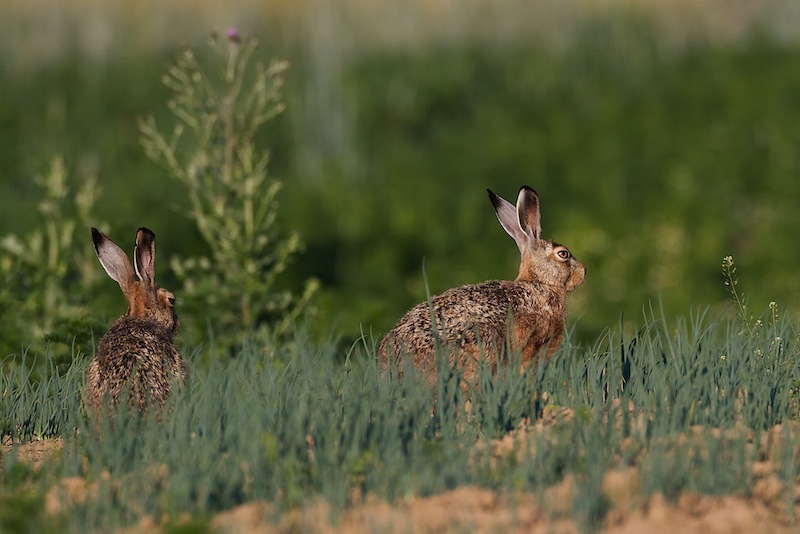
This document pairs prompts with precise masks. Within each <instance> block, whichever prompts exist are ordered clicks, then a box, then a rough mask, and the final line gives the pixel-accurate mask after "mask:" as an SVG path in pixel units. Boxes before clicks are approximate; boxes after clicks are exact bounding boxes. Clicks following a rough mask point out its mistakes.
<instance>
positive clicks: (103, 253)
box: [92, 228, 136, 295]
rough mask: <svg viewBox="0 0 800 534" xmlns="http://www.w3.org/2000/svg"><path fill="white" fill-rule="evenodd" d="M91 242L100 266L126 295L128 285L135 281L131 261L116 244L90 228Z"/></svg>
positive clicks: (95, 229)
mask: <svg viewBox="0 0 800 534" xmlns="http://www.w3.org/2000/svg"><path fill="white" fill-rule="evenodd" d="M92 241H93V242H94V250H95V252H97V259H98V260H100V265H102V266H103V269H105V271H106V272H107V273H108V276H110V277H111V279H112V280H114V281H115V282H117V283H118V284H119V287H120V288H122V292H123V293H125V294H126V295H127V294H128V289H129V287H130V285H131V284H132V283H134V282H135V281H136V277H135V276H134V273H133V266H132V265H131V260H129V259H128V256H127V255H126V254H125V252H124V251H123V250H122V249H121V248H119V246H117V244H116V243H114V242H113V241H111V239H109V238H108V236H106V235H105V234H104V233H103V232H101V231H99V230H98V229H97V228H92Z"/></svg>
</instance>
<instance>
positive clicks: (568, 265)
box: [378, 186, 586, 381]
mask: <svg viewBox="0 0 800 534" xmlns="http://www.w3.org/2000/svg"><path fill="white" fill-rule="evenodd" d="M488 193H489V200H491V201H492V204H493V205H494V210H495V213H496V214H497V218H498V220H499V221H500V224H501V225H502V227H503V229H505V231H506V232H507V233H508V234H509V235H510V236H511V237H512V238H513V239H514V241H515V242H516V244H517V247H518V248H519V252H520V256H521V259H520V265H519V274H518V275H517V278H516V280H513V281H512V280H508V281H489V282H484V283H481V284H474V285H465V286H461V287H456V288H453V289H449V290H447V291H445V292H444V293H441V294H440V295H436V296H435V297H433V298H432V299H431V300H430V302H428V301H425V302H422V303H420V304H418V305H417V306H415V307H414V308H412V309H411V310H410V311H409V312H408V313H406V314H405V316H403V318H402V319H400V322H399V323H398V324H397V325H396V326H395V327H394V328H393V329H392V330H391V331H389V332H388V333H387V334H386V335H385V336H384V337H383V339H382V340H381V342H380V344H379V346H378V358H379V362H380V365H381V369H382V370H384V371H385V370H386V369H387V368H388V367H389V366H390V364H391V363H392V362H395V363H397V362H398V361H400V360H399V359H401V358H412V361H413V364H414V367H415V368H417V369H420V370H422V371H423V372H425V373H426V374H427V375H429V376H432V375H434V373H435V368H436V366H435V362H434V357H435V353H436V347H437V345H439V346H441V347H442V349H443V350H444V351H445V352H444V353H445V354H449V357H450V363H451V364H455V365H457V366H458V367H459V368H460V369H461V371H462V373H463V376H464V379H465V380H467V381H471V380H474V378H475V374H476V371H477V369H478V367H479V359H480V358H481V357H483V358H488V361H489V362H490V363H491V366H492V368H493V369H494V368H495V367H496V362H497V361H498V359H499V358H500V357H502V355H503V351H504V350H505V348H506V347H510V349H511V350H514V351H518V352H520V353H521V354H522V359H523V363H528V362H530V361H531V360H532V359H533V358H534V357H536V355H537V354H539V352H540V351H542V349H544V348H547V353H546V357H549V356H550V354H552V352H553V351H554V350H555V349H556V348H557V347H558V345H559V343H560V342H561V338H562V336H563V333H564V326H565V322H566V317H567V293H569V292H570V291H572V290H573V289H575V288H576V287H578V286H580V285H581V284H582V283H583V280H584V277H585V276H586V268H585V267H584V266H583V264H581V262H579V261H578V260H577V259H575V257H574V256H573V255H572V254H571V253H570V251H569V250H568V249H567V247H565V246H562V245H559V244H558V243H554V242H552V241H549V240H546V239H542V238H541V225H540V215H539V196H538V195H537V194H536V191H534V190H533V189H531V188H530V187H528V186H523V187H521V188H520V190H519V194H518V196H517V205H516V207H514V205H513V204H511V203H510V202H508V201H506V200H505V199H503V198H501V197H499V196H497V195H495V194H494V193H493V192H492V191H488ZM432 316H433V319H434V322H435V330H434V328H432V327H431V317H432Z"/></svg>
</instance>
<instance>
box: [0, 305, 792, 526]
mask: <svg viewBox="0 0 800 534" xmlns="http://www.w3.org/2000/svg"><path fill="white" fill-rule="evenodd" d="M763 324H764V325H765V326H763V327H761V328H759V329H756V330H754V331H753V332H752V333H751V334H743V333H742V332H741V331H740V330H741V322H740V321H738V320H737V321H730V320H727V319H723V318H720V317H716V316H712V315H710V314H708V313H696V314H693V315H691V316H690V317H689V318H688V319H679V320H678V321H677V322H675V323H674V324H673V323H671V322H668V321H666V320H665V319H663V318H662V317H661V316H648V318H647V320H646V322H645V327H644V328H643V329H642V331H641V332H640V333H639V334H638V335H637V336H636V338H635V340H634V339H628V338H623V337H622V336H621V335H620V330H622V329H623V328H621V327H620V328H619V329H618V328H614V329H611V330H609V331H608V332H607V333H606V334H605V335H603V336H602V337H601V338H600V339H598V341H597V342H596V343H595V344H594V345H593V346H591V347H583V346H578V345H574V344H572V343H570V342H569V341H568V342H567V343H566V344H565V345H564V346H563V347H562V348H561V349H560V350H559V351H558V352H557V353H556V354H555V356H554V357H553V359H552V360H550V362H548V364H547V365H540V366H534V367H530V368H528V369H526V371H525V372H524V373H522V374H517V373H515V372H514V373H506V374H504V375H503V377H502V379H497V378H495V379H492V378H490V377H489V376H488V375H484V378H483V379H482V380H481V381H480V383H479V385H478V387H477V389H476V390H475V391H474V392H472V393H471V397H472V398H471V402H472V406H471V408H470V409H469V411H468V410H467V409H466V408H465V404H464V403H465V401H466V399H467V395H466V393H465V391H464V390H463V389H462V388H460V387H458V386H457V382H458V373H457V371H453V370H448V369H447V368H446V366H444V367H442V368H440V373H439V378H438V379H437V383H436V384H435V386H434V387H433V388H432V389H431V388H429V387H428V386H427V385H426V383H425V382H424V381H423V380H420V378H419V377H418V376H416V374H415V373H413V372H411V369H408V368H407V369H406V373H405V374H404V376H403V378H400V379H388V378H381V377H380V376H379V373H378V370H377V366H376V363H375V360H374V358H373V354H374V352H373V348H372V346H371V344H370V343H365V344H362V345H360V346H356V347H354V348H353V350H352V351H351V352H350V353H349V354H342V353H338V352H337V350H338V349H337V348H336V344H335V343H332V342H316V341H313V340H311V339H309V338H307V337H305V336H304V335H303V334H302V332H301V333H299V334H298V336H297V338H296V339H295V340H294V341H293V342H292V343H284V344H266V345H249V346H243V347H241V349H240V350H239V351H238V353H237V354H236V356H235V357H234V358H232V359H231V360H230V361H229V363H228V364H227V365H225V366H222V365H220V364H219V363H218V362H219V359H218V358H214V357H213V356H212V357H210V358H209V357H201V353H200V352H199V351H196V352H195V353H193V356H192V357H191V358H190V359H191V361H192V371H191V378H190V380H189V385H188V387H187V388H186V389H185V390H183V391H182V392H180V393H178V394H176V395H174V396H173V398H172V406H171V409H170V411H169V413H168V415H167V416H166V417H165V419H164V421H163V422H162V423H161V424H157V423H155V422H154V421H152V420H149V419H145V420H141V419H137V418H132V417H130V416H129V414H126V413H120V414H119V416H118V418H117V419H116V420H115V428H116V430H115V431H114V432H109V431H108V428H106V429H105V433H104V437H103V439H97V435H96V434H93V432H92V430H91V429H90V428H89V427H88V426H87V425H86V423H85V421H84V415H83V410H82V408H80V407H79V387H80V385H81V384H82V382H83V372H84V369H85V362H76V363H75V364H74V365H73V366H72V367H71V368H69V369H68V370H67V371H66V372H65V373H63V374H59V373H58V372H57V371H56V370H54V371H53V374H52V375H51V376H49V377H48V378H47V379H45V380H43V381H40V382H31V381H29V380H27V379H26V375H25V372H26V371H25V369H27V366H26V365H19V366H17V367H15V372H14V373H12V374H11V375H10V376H8V377H6V376H5V375H4V384H3V391H4V392H5V395H4V396H3V398H2V404H0V410H2V414H3V418H2V421H3V429H2V430H3V433H4V434H6V433H12V434H13V435H14V437H15V439H16V440H26V439H30V438H32V437H35V436H61V437H63V438H64V450H63V452H62V454H61V456H60V457H59V459H58V461H56V462H54V463H52V464H50V465H48V466H47V467H46V469H48V470H51V471H50V474H49V475H48V476H46V477H42V476H41V475H40V476H39V478H40V479H42V480H46V481H48V482H47V483H45V482H34V481H33V480H32V479H31V477H32V475H30V474H28V475H25V474H24V472H23V475H22V477H21V479H22V480H23V482H20V481H19V480H17V481H16V482H15V480H16V479H15V477H16V478H20V476H19V471H18V470H15V469H14V467H13V466H14V465H15V464H14V462H12V461H11V458H10V456H9V457H7V458H5V460H4V461H5V467H4V469H3V478H2V485H1V486H0V496H3V498H4V499H16V498H23V497H24V495H27V493H24V491H29V492H30V491H31V488H38V490H36V491H33V493H31V495H37V491H38V492H39V493H38V494H39V495H41V494H42V492H43V491H44V490H45V489H46V487H47V484H48V483H49V484H53V483H54V481H56V480H57V479H59V478H61V477H67V476H80V477H83V478H84V479H85V480H86V481H87V483H88V484H89V485H90V486H94V487H97V488H98V489H99V491H98V492H97V493H96V494H95V496H94V497H92V498H90V499H87V500H86V501H84V502H82V503H79V504H76V505H74V507H73V508H72V509H70V511H69V513H68V514H67V517H66V518H65V521H66V522H65V526H66V527H65V528H66V529H67V530H70V531H84V530H89V529H97V528H103V529H105V528H109V527H112V526H116V527H120V526H124V525H127V524H132V523H135V522H137V521H139V520H141V519H142V518H143V517H144V516H150V517H152V518H154V519H156V520H157V521H164V522H166V521H177V519H178V517H179V516H180V514H181V513H188V514H189V515H190V516H191V517H194V518H196V519H198V520H202V519H203V518H205V517H208V514H211V513H214V512H216V511H221V510H225V509H228V508H231V507H233V506H235V505H237V504H240V503H243V502H248V501H253V500H266V501H268V502H271V503H273V504H274V505H275V506H276V513H277V514H278V515H280V514H281V513H282V512H283V511H286V510H287V509H290V508H293V507H296V506H299V505H302V504H304V503H307V502H309V500H310V499H312V498H313V497H314V496H316V495H320V496H322V497H324V498H325V499H326V500H327V501H328V502H330V503H331V505H332V506H333V510H334V511H341V510H343V509H344V508H345V507H347V506H348V503H349V501H348V499H349V496H350V495H352V492H353V491H357V492H360V493H361V494H364V495H366V494H374V495H377V496H378V497H380V498H383V499H387V500H389V501H390V502H395V501H397V500H400V499H403V498H405V497H407V496H411V495H432V494H436V493H439V492H442V491H445V490H448V489H451V488H454V487H458V486H461V485H466V484H471V485H478V486H483V487H486V488H490V489H493V490H497V491H500V492H505V493H508V492H515V491H531V492H541V491H544V490H545V489H546V488H548V487H550V486H552V485H553V484H556V483H557V482H559V481H561V480H563V478H564V477H565V476H572V477H575V479H576V480H578V481H580V484H578V485H577V486H576V487H577V491H576V494H575V495H574V502H573V515H574V517H575V518H576V519H577V520H579V521H580V522H581V523H580V524H583V525H584V526H585V527H586V528H590V527H591V525H596V524H597V522H598V521H600V520H602V518H603V516H604V514H605V512H606V511H607V509H608V506H609V503H608V502H607V501H606V498H605V497H604V495H603V494H602V492H601V491H600V482H601V481H602V477H603V474H604V473H605V472H606V471H608V470H609V469H613V468H622V467H625V466H628V465H632V466H634V467H635V468H636V469H637V472H638V477H639V479H640V484H641V493H642V495H643V496H647V495H652V494H655V493H661V494H663V495H665V496H666V497H667V498H670V499H674V498H677V496H678V495H679V494H680V493H681V492H682V491H685V490H692V491H696V492H699V493H701V494H709V495H728V494H734V495H740V496H747V495H749V494H750V492H751V490H752V487H751V486H752V481H753V473H752V465H753V463H754V462H755V461H757V460H768V461H770V462H772V463H773V464H774V465H775V466H776V471H778V472H779V473H780V476H781V478H782V480H783V481H784V482H785V483H790V482H793V481H794V480H795V478H796V477H797V476H798V473H800V471H798V469H800V462H798V454H797V452H798V451H797V450H796V446H795V445H792V443H794V441H793V439H794V437H793V434H792V432H793V431H792V425H787V424H786V423H789V422H791V421H796V420H797V416H798V413H797V412H798V404H797V401H798V397H797V396H798V385H799V384H800V360H798V357H797V354H798V350H800V349H798V340H797V334H796V332H795V330H794V326H793V325H792V324H791V323H790V322H789V321H788V320H785V319H780V318H776V319H774V320H773V319H771V318H769V317H765V318H764V319H763ZM778 338H780V340H778ZM206 356H208V355H206ZM512 365H513V364H512ZM434 392H435V395H436V401H435V402H434V399H433V395H434ZM544 392H546V393H547V395H546V400H545V399H544V397H543V393H544ZM11 393H13V394H11ZM433 406H435V409H433V411H432V407H433ZM625 406H629V407H630V409H626V408H623V407H625ZM563 407H565V408H569V409H571V410H572V413H573V416H572V417H571V418H567V419H563V418H562V419H558V418H556V419H555V420H554V422H553V423H552V424H550V425H548V426H546V427H545V430H544V431H542V430H538V431H537V430H533V431H531V432H529V433H528V436H529V437H528V440H529V441H528V442H529V443H532V444H533V446H532V447H529V448H527V449H526V448H521V449H520V450H521V451H523V452H522V453H521V454H520V455H514V454H510V455H506V456H499V457H498V456H496V455H492V454H491V452H490V448H489V447H488V446H481V445H480V444H487V443H488V440H491V439H495V438H500V437H502V436H504V435H505V434H506V433H507V432H508V431H509V430H511V429H513V428H515V427H517V426H518V425H519V424H520V422H521V421H523V420H525V419H529V420H532V421H534V422H535V421H537V420H541V418H542V417H545V419H546V418H547V417H548V415H547V414H550V413H552V412H553V410H555V409H560V408H563ZM32 422H33V423H32ZM781 423H784V427H783V428H784V430H783V439H781V440H778V442H776V444H775V446H774V447H772V448H767V449H764V448H763V447H760V446H758V445H757V444H759V443H760V442H761V439H762V436H765V435H766V433H767V432H769V431H770V430H771V429H773V428H774V427H775V425H778V424H781ZM76 427H77V428H79V429H80V431H79V432H78V433H77V435H76V433H75V431H74V429H75V428H76ZM754 444H755V445H754ZM525 451H527V452H525ZM15 473H16V474H15ZM28 479H30V480H28ZM25 480H28V482H24V481H25ZM37 484H38V485H37ZM23 490H24V491H23ZM787 491H789V490H787ZM31 502H35V501H31ZM33 505H34V504H31V506H33ZM9 520H13V517H12V518H11V519H9ZM42 520H44V519H42Z"/></svg>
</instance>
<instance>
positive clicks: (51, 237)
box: [0, 157, 99, 355]
mask: <svg viewBox="0 0 800 534" xmlns="http://www.w3.org/2000/svg"><path fill="white" fill-rule="evenodd" d="M81 179H82V180H81V185H80V186H78V187H77V188H76V189H75V192H74V193H72V192H71V191H70V185H71V184H70V179H69V174H68V172H67V169H66V166H65V164H64V160H63V159H62V158H61V157H55V158H53V160H52V162H51V165H50V170H49V172H48V173H47V174H45V175H44V176H41V177H38V178H36V180H35V181H36V183H37V184H38V185H39V186H40V187H41V189H42V192H43V198H42V200H41V201H40V203H39V206H38V211H39V214H40V215H41V220H42V226H41V227H38V228H34V229H32V230H31V231H30V232H29V233H28V234H27V235H24V236H18V235H16V234H9V235H6V236H5V237H3V238H2V240H0V276H1V277H2V285H0V310H2V312H0V313H2V315H0V350H2V354H3V355H6V354H9V353H11V352H14V351H18V350H19V349H20V347H21V346H22V345H23V344H30V343H35V342H36V341H39V342H42V341H43V340H44V338H45V336H46V335H48V334H50V333H52V332H53V331H54V329H55V330H57V332H55V336H56V337H57V338H58V339H59V340H61V341H63V342H65V343H67V344H68V345H69V344H70V342H71V341H70V336H69V333H68V332H65V331H64V329H63V328H60V327H59V324H61V323H62V322H63V320H67V319H69V318H71V317H73V316H75V315H78V316H79V315H83V314H85V313H86V312H87V306H86V304H87V301H88V298H89V297H90V296H91V294H92V288H93V287H94V285H95V283H96V282H97V281H98V280H99V272H98V271H99V270H98V269H97V268H96V260H95V259H94V254H93V252H92V251H91V246H83V241H82V240H80V239H76V235H75V232H76V229H80V228H86V229H88V228H89V226H90V225H91V222H90V221H91V213H92V210H93V208H94V204H95V202H96V200H97V197H98V193H99V191H98V188H97V180H96V178H95V176H93V175H88V176H81ZM94 224H96V222H95V223H94ZM87 235H88V232H87ZM87 325H88V326H87ZM85 326H87V327H88V328H89V330H92V331H94V330H97V329H99V325H97V324H96V323H87V324H86V325H85ZM83 337H84V339H86V338H89V337H91V334H89V335H88V336H83ZM37 348H41V347H37Z"/></svg>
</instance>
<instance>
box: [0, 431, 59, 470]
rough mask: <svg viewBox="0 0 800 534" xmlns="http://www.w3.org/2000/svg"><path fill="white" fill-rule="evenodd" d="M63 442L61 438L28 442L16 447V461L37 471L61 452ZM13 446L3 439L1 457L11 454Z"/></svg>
mask: <svg viewBox="0 0 800 534" xmlns="http://www.w3.org/2000/svg"><path fill="white" fill-rule="evenodd" d="M63 444H64V442H63V441H62V439H61V438H54V439H42V440H36V441H30V442H28V443H23V444H21V445H18V446H16V451H17V460H18V461H20V462H25V463H26V464H28V465H30V466H31V468H32V469H33V470H34V471H38V470H39V468H40V467H41V466H42V463H43V462H44V461H45V460H47V459H49V458H51V457H52V456H53V455H54V454H56V453H58V452H59V451H61V448H62V446H63ZM14 449H15V446H14V445H12V444H11V440H10V438H8V437H7V436H6V437H4V438H3V445H2V448H0V451H2V456H6V455H7V454H12V453H13V452H14Z"/></svg>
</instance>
